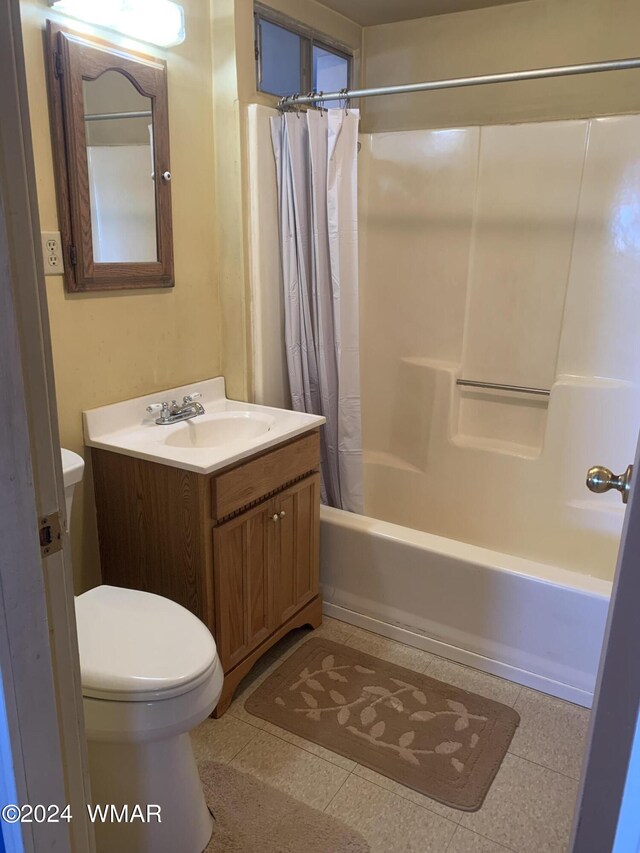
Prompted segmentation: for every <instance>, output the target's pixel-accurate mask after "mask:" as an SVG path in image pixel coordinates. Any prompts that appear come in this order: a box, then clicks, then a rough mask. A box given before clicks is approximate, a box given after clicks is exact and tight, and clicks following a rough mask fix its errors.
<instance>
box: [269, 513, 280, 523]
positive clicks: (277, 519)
mask: <svg viewBox="0 0 640 853" xmlns="http://www.w3.org/2000/svg"><path fill="white" fill-rule="evenodd" d="M279 520H280V516H279V515H278V513H276V514H275V515H272V516H271V521H279Z"/></svg>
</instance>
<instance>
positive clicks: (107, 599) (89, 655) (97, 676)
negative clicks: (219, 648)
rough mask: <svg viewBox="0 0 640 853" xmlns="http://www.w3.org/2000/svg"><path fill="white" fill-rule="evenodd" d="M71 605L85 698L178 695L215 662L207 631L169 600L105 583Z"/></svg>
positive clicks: (211, 638)
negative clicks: (74, 614)
mask: <svg viewBox="0 0 640 853" xmlns="http://www.w3.org/2000/svg"><path fill="white" fill-rule="evenodd" d="M75 605H76V619H77V625H78V646H79V649H80V670H81V675H82V693H83V695H84V696H93V697H97V698H101V699H111V700H119V701H125V702H126V701H129V702H132V701H144V700H145V699H163V698H169V697H170V696H177V695H180V694H181V693H186V692H187V691H188V690H191V689H192V688H193V687H195V686H197V684H198V683H199V682H200V681H201V680H202V679H204V678H206V676H207V674H208V673H209V672H210V671H211V669H212V667H213V665H214V664H215V663H216V662H217V653H216V644H215V642H214V640H213V637H212V636H211V633H210V632H209V630H208V629H207V628H206V627H205V625H204V624H203V623H202V622H201V621H200V620H199V619H198V618H197V617H196V616H194V615H193V613H190V612H189V611H188V610H186V609H185V608H184V607H181V606H180V605H179V604H176V603H175V602H174V601H170V600H169V599H168V598H163V597H161V596H159V595H153V594H152V593H150V592H140V591H139V590H134V589H122V588H120V587H115V586H107V585H104V586H98V587H96V588H95V589H92V590H90V591H89V592H85V593H84V594H83V595H80V596H78V597H77V598H76V600H75Z"/></svg>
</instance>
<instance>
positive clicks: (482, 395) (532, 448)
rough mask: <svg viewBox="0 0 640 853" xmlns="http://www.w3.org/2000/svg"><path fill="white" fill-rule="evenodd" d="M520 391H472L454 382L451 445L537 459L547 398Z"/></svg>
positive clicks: (470, 388) (487, 389)
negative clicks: (452, 443)
mask: <svg viewBox="0 0 640 853" xmlns="http://www.w3.org/2000/svg"><path fill="white" fill-rule="evenodd" d="M520 387H523V386H515V387H514V388H513V389H511V388H508V387H507V388H486V387H475V386H468V385H459V384H457V380H456V385H455V392H456V393H455V395H454V404H453V406H452V408H451V412H452V433H453V434H452V441H453V442H454V444H457V445H458V446H460V447H473V448H477V449H482V450H488V451H491V452H494V453H509V454H513V455H515V456H520V457H522V456H524V457H527V458H531V459H535V458H537V457H538V456H540V454H541V453H542V449H543V446H544V437H545V431H546V426H547V412H548V409H549V396H548V395H545V394H541V393H537V394H534V393H523V391H521V390H519V388H520ZM524 387H526V386H524ZM536 390H538V389H536ZM539 390H542V389H539Z"/></svg>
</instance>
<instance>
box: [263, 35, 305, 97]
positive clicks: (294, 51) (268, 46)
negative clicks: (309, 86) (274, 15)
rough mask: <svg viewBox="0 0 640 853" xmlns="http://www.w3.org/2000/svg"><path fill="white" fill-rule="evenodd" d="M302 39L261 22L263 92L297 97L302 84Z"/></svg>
mask: <svg viewBox="0 0 640 853" xmlns="http://www.w3.org/2000/svg"><path fill="white" fill-rule="evenodd" d="M300 41H301V39H300V36H299V35H296V33H292V32H289V30H285V29H284V27H279V26H278V25H277V24H272V23H270V22H269V21H263V20H261V21H260V43H261V46H262V50H261V57H260V61H261V63H262V82H261V84H260V89H261V90H262V91H263V92H271V94H273V95H282V96H285V95H295V94H296V93H298V92H301V91H302V83H301V80H300Z"/></svg>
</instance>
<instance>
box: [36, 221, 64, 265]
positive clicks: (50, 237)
mask: <svg viewBox="0 0 640 853" xmlns="http://www.w3.org/2000/svg"><path fill="white" fill-rule="evenodd" d="M40 236H41V238H42V259H43V261H44V274H45V275H62V274H63V272H64V262H63V260H62V241H61V240H60V232H59V231H43V232H42V234H41V235H40Z"/></svg>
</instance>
